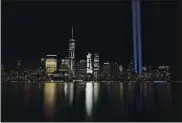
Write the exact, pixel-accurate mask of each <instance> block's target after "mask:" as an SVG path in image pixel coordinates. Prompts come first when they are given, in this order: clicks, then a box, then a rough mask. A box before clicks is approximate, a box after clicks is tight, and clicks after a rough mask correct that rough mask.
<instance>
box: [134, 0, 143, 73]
mask: <svg viewBox="0 0 182 123" xmlns="http://www.w3.org/2000/svg"><path fill="white" fill-rule="evenodd" d="M132 18H133V19H132V20H133V49H134V50H133V53H134V70H135V72H136V73H141V72H142V52H141V48H142V47H141V25H140V0H132Z"/></svg>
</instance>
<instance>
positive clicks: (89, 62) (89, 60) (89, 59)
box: [87, 53, 93, 74]
mask: <svg viewBox="0 0 182 123" xmlns="http://www.w3.org/2000/svg"><path fill="white" fill-rule="evenodd" d="M92 73H93V68H92V54H91V53H88V54H87V74H92Z"/></svg>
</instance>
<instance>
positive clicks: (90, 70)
mask: <svg viewBox="0 0 182 123" xmlns="http://www.w3.org/2000/svg"><path fill="white" fill-rule="evenodd" d="M21 64H22V61H21V60H18V62H17V66H16V68H17V71H14V72H11V73H10V74H9V76H7V73H5V72H4V66H3V65H2V66H1V68H2V77H3V79H7V80H43V81H44V80H50V79H51V80H52V79H53V80H56V79H58V80H65V81H69V80H83V81H91V80H94V81H122V80H138V79H140V80H141V79H142V80H145V81H146V80H160V79H163V80H167V79H169V78H170V72H169V66H164V65H163V66H159V67H158V68H157V69H156V70H152V69H151V68H150V67H148V68H147V67H145V66H144V67H142V73H138V72H136V71H135V67H134V62H133V61H131V62H130V63H129V66H128V68H127V69H125V70H124V68H123V66H122V65H121V64H117V63H115V62H104V63H101V62H100V59H99V54H98V53H90V52H88V53H87V55H86V56H85V58H84V59H82V60H79V61H78V60H76V57H75V39H74V30H73V27H72V36H71V38H70V40H69V47H68V56H67V57H65V58H62V59H60V58H59V56H57V55H55V54H54V55H52V54H50V55H46V56H45V57H44V58H41V59H40V65H39V67H38V68H36V69H32V70H30V69H29V70H28V69H26V68H25V69H23V70H20V68H21Z"/></svg>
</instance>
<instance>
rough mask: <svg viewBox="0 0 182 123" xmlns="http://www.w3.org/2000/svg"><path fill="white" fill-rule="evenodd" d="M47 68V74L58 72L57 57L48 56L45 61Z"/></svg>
mask: <svg viewBox="0 0 182 123" xmlns="http://www.w3.org/2000/svg"><path fill="white" fill-rule="evenodd" d="M45 68H46V73H47V74H52V73H53V72H56V71H57V55H47V56H46V59H45Z"/></svg>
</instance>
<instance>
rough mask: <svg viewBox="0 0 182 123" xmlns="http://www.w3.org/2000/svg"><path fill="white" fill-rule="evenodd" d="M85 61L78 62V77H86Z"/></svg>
mask: <svg viewBox="0 0 182 123" xmlns="http://www.w3.org/2000/svg"><path fill="white" fill-rule="evenodd" d="M86 70H87V69H86V61H85V60H80V62H79V76H81V77H82V78H83V77H84V76H85V75H86Z"/></svg>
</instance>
